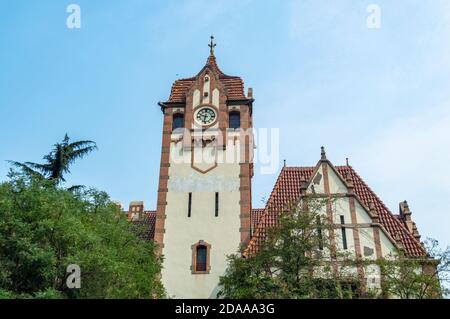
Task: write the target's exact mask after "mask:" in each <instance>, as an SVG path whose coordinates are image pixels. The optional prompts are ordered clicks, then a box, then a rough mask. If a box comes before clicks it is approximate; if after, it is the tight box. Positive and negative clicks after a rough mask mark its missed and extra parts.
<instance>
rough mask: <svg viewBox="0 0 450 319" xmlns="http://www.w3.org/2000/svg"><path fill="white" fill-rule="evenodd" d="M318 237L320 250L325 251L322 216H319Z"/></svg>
mask: <svg viewBox="0 0 450 319" xmlns="http://www.w3.org/2000/svg"><path fill="white" fill-rule="evenodd" d="M317 237H318V240H319V249H320V250H323V236H322V224H321V222H320V216H317Z"/></svg>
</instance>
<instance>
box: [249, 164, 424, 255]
mask: <svg viewBox="0 0 450 319" xmlns="http://www.w3.org/2000/svg"><path fill="white" fill-rule="evenodd" d="M327 162H328V161H327ZM328 163H329V162H328ZM330 164H331V163H330ZM329 167H331V168H332V169H331V170H329V171H330V172H333V173H331V174H330V175H331V176H333V174H335V173H334V172H336V173H337V174H335V177H336V184H335V185H336V187H337V189H340V188H341V187H345V184H344V183H343V180H342V178H341V177H342V176H346V177H347V178H349V179H350V180H351V182H352V184H353V187H354V192H355V195H356V197H357V199H358V200H359V201H360V202H361V203H362V204H363V205H364V206H365V207H369V206H370V203H371V202H372V203H373V204H374V208H375V210H376V212H377V214H378V216H379V222H380V224H381V226H382V227H383V228H384V229H385V230H386V232H387V233H388V235H389V236H390V237H391V238H399V239H400V242H401V244H402V245H403V247H404V248H405V252H406V253H407V254H408V255H409V256H411V257H418V256H425V255H426V252H425V250H424V248H423V247H422V245H421V244H420V243H419V242H418V241H417V240H416V239H415V238H414V237H413V236H412V235H411V234H410V233H409V232H408V230H407V229H406V228H405V226H404V225H403V224H402V223H401V221H399V220H398V218H396V217H395V216H394V215H393V214H392V213H391V212H390V210H389V209H388V208H387V207H386V205H385V204H384V203H383V202H382V201H381V199H380V198H379V197H378V196H377V195H376V194H375V193H374V192H373V191H372V190H371V189H370V187H369V186H368V185H367V184H366V183H365V182H364V181H363V180H362V178H361V177H360V176H359V175H358V174H357V173H356V171H355V170H354V169H353V168H352V167H351V166H336V167H334V166H332V165H330V166H329ZM318 172H320V170H319V169H317V167H316V168H315V167H284V168H283V169H282V170H281V172H280V175H279V176H278V179H277V181H276V183H275V186H274V189H273V191H272V193H271V195H270V198H269V200H268V202H267V205H266V207H265V211H264V214H263V215H262V216H261V217H260V221H259V223H258V227H257V228H256V229H255V231H254V234H253V237H252V239H251V241H250V243H249V245H248V246H247V248H246V249H245V251H244V255H249V254H252V253H255V252H256V251H258V249H259V248H260V247H261V245H262V244H263V242H264V240H265V239H266V236H267V229H268V228H270V227H273V226H277V225H278V216H279V215H280V214H281V213H282V212H283V211H285V210H286V208H287V207H288V206H289V204H290V203H295V202H297V201H298V200H299V198H300V186H301V183H302V181H308V184H309V186H310V185H311V182H312V183H314V181H313V180H314V178H315V177H316V174H317V173H318ZM313 177H314V178H313ZM316 181H317V180H316ZM340 183H342V184H340ZM332 193H333V192H332Z"/></svg>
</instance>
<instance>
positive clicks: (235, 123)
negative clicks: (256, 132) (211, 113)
mask: <svg viewBox="0 0 450 319" xmlns="http://www.w3.org/2000/svg"><path fill="white" fill-rule="evenodd" d="M228 120H229V123H228V124H229V125H228V126H229V127H230V128H232V129H237V128H240V127H241V113H239V112H236V111H233V112H230V114H229V115H228Z"/></svg>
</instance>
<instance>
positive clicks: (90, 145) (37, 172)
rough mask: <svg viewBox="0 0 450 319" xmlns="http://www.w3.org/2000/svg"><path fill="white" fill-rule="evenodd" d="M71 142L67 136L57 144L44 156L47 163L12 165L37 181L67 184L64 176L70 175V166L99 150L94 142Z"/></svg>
mask: <svg viewBox="0 0 450 319" xmlns="http://www.w3.org/2000/svg"><path fill="white" fill-rule="evenodd" d="M69 142H70V138H69V136H67V134H66V135H65V136H64V139H63V140H62V142H61V143H56V144H55V145H54V146H53V150H52V151H51V152H50V153H49V154H47V155H45V156H44V158H43V159H44V160H45V163H44V164H38V163H32V162H25V163H20V162H15V161H10V163H11V164H12V165H14V166H15V167H17V168H19V169H20V170H21V171H22V172H23V173H25V174H26V175H28V176H29V177H32V178H35V179H47V180H49V181H52V182H53V183H54V184H55V185H58V184H60V183H61V182H65V181H66V180H65V178H64V175H65V174H67V173H70V169H69V168H70V166H71V165H72V164H73V163H74V162H75V160H77V159H80V158H83V157H84V156H86V155H87V154H89V153H90V152H92V151H94V150H96V149H97V146H96V144H95V142H93V141H76V142H72V143H69ZM78 188H80V186H79V185H77V186H72V187H71V189H72V190H76V189H78Z"/></svg>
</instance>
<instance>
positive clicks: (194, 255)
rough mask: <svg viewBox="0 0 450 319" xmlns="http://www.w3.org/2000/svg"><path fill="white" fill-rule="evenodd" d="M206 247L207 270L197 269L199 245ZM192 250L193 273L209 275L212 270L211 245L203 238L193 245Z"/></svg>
mask: <svg viewBox="0 0 450 319" xmlns="http://www.w3.org/2000/svg"><path fill="white" fill-rule="evenodd" d="M198 246H204V247H206V270H205V271H197V270H196V269H197V247H198ZM191 250H192V263H191V274H193V275H207V274H209V273H210V271H211V245H210V244H208V243H207V242H205V241H203V240H199V241H198V242H197V243H195V244H193V245H192V246H191Z"/></svg>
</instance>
